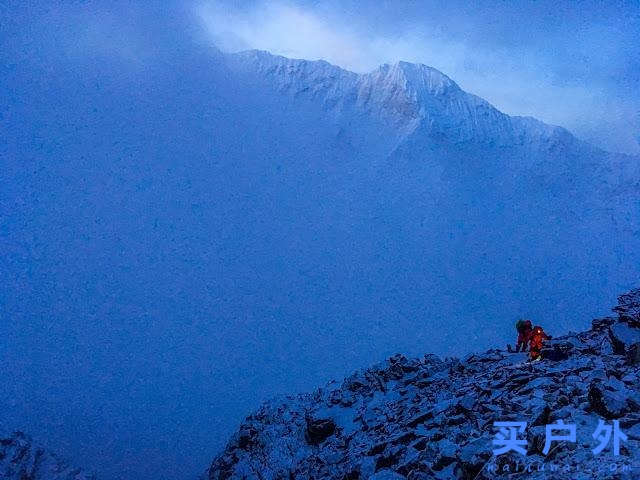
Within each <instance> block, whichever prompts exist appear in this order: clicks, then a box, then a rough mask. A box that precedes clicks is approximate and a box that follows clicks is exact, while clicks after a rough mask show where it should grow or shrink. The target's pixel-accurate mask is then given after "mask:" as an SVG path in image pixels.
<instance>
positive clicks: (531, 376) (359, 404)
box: [209, 291, 640, 480]
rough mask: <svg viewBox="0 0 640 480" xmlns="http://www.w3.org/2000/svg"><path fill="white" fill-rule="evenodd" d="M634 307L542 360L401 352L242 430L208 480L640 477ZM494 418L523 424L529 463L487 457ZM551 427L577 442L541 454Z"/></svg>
mask: <svg viewBox="0 0 640 480" xmlns="http://www.w3.org/2000/svg"><path fill="white" fill-rule="evenodd" d="M639 299H640V294H639V292H638V291H635V292H630V296H629V295H628V296H627V297H625V296H622V297H620V301H621V305H620V306H619V307H618V308H617V311H620V312H624V313H621V315H620V317H619V318H604V319H598V320H594V321H593V322H592V328H591V329H590V330H588V331H585V332H582V333H572V334H569V335H566V336H562V337H559V338H554V339H553V340H551V341H549V342H548V343H547V345H546V346H545V349H544V353H545V360H543V361H539V362H533V363H530V362H528V361H527V360H526V356H525V354H522V353H520V354H511V353H507V352H505V351H502V350H489V351H487V352H485V353H482V354H473V355H469V356H467V357H466V358H464V359H462V360H458V359H444V360H443V359H439V358H437V357H435V356H433V355H427V356H425V357H424V358H423V359H407V358H405V357H403V356H400V355H397V356H394V357H392V358H390V359H389V360H388V361H386V362H383V363H381V364H379V365H376V366H374V367H372V368H369V369H367V370H363V371H358V372H356V373H354V374H353V375H351V376H350V377H348V378H347V379H345V380H344V381H343V382H342V383H341V384H336V383H330V384H328V385H327V386H325V387H324V388H320V389H318V390H317V391H315V392H313V393H311V394H305V395H297V396H291V397H287V398H283V399H277V400H273V401H270V402H268V403H266V404H265V405H264V406H263V407H262V408H260V409H259V410H258V411H257V412H255V413H254V414H252V415H250V416H249V417H248V418H247V419H246V420H245V421H244V422H243V424H242V425H241V426H240V428H239V430H238V432H237V433H236V434H235V435H234V436H233V437H232V438H231V440H230V441H229V443H228V445H227V447H226V449H225V451H224V452H223V453H222V454H221V455H220V456H218V457H217V458H216V459H215V460H214V462H213V464H212V466H211V468H210V470H209V478H210V479H211V480H221V479H230V478H233V479H280V478H287V479H340V480H343V479H376V480H381V479H383V478H384V479H405V478H406V479H430V478H439V479H452V478H462V479H488V478H496V477H499V476H500V475H504V476H505V478H506V477H507V475H508V474H509V473H508V472H510V473H511V474H513V473H514V472H519V473H522V474H523V476H522V477H521V478H549V477H548V476H545V475H550V473H549V472H551V471H553V472H554V473H553V475H554V476H553V478H560V479H565V478H566V479H569V478H571V479H573V478H584V479H587V478H593V479H601V478H636V477H634V476H633V475H637V474H638V470H637V468H638V467H639V466H640V465H639V463H638V462H640V449H639V447H640V384H639V382H638V380H639V377H638V374H639V372H640V357H639V356H638V351H639V350H638V348H639V346H640V328H638V323H637V320H638V319H637V316H636V317H633V314H630V313H629V312H630V311H632V312H633V311H635V310H632V309H633V308H634V305H635V306H636V307H637V303H638V300H639ZM634 302H635V303H634ZM634 318H635V320H634ZM599 420H602V421H604V422H606V424H607V425H613V421H614V420H617V421H619V426H620V428H621V430H622V433H623V434H624V435H626V439H625V440H623V441H621V442H620V452H619V453H620V454H619V456H616V455H614V452H613V450H612V447H613V443H612V442H613V437H612V438H611V441H610V442H609V443H608V445H606V448H605V450H603V451H602V452H601V453H599V454H598V455H596V454H594V452H593V451H592V450H593V449H594V448H596V447H598V445H599V444H600V441H599V438H596V437H594V436H593V435H594V433H595V432H596V429H597V427H598V422H599ZM499 421H524V422H527V426H526V429H525V431H524V432H522V433H520V435H521V437H520V438H522V439H526V444H525V445H524V447H523V448H525V450H526V455H521V454H520V453H517V452H513V451H512V452H509V453H505V454H501V455H494V454H493V449H494V448H498V446H494V445H493V444H492V440H494V439H495V438H496V437H495V434H496V427H495V426H494V422H499ZM559 421H563V422H564V423H565V424H569V425H575V427H576V441H575V442H573V441H568V440H567V441H557V442H553V443H552V444H550V447H551V448H550V450H548V453H547V454H546V455H545V453H544V447H545V439H546V433H545V432H546V430H545V426H546V425H547V424H556V423H557V422H559ZM555 434H556V435H561V434H566V432H561V431H557V432H556V433H555ZM596 436H598V435H596ZM527 468H528V469H529V470H530V471H527V470H526V469H527ZM556 469H557V470H556Z"/></svg>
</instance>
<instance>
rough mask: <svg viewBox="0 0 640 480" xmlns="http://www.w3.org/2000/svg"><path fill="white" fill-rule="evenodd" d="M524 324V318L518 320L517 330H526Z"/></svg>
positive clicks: (519, 331) (520, 331)
mask: <svg viewBox="0 0 640 480" xmlns="http://www.w3.org/2000/svg"><path fill="white" fill-rule="evenodd" d="M524 325H525V321H524V320H522V319H520V320H518V321H517V322H516V330H517V331H518V333H522V332H524Z"/></svg>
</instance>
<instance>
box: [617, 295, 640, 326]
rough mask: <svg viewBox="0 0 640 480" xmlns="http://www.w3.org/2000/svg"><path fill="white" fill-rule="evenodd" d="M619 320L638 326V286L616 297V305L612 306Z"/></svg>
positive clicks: (639, 323)
mask: <svg viewBox="0 0 640 480" xmlns="http://www.w3.org/2000/svg"><path fill="white" fill-rule="evenodd" d="M613 311H614V312H616V313H617V314H618V316H619V317H620V319H621V320H623V321H625V322H628V323H629V324H631V325H632V326H634V327H636V328H638V327H640V288H636V289H634V290H631V291H629V292H627V293H625V294H622V295H620V296H619V297H618V305H617V306H616V307H614V308H613Z"/></svg>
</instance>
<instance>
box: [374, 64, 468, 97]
mask: <svg viewBox="0 0 640 480" xmlns="http://www.w3.org/2000/svg"><path fill="white" fill-rule="evenodd" d="M372 75H373V76H374V77H377V78H379V79H380V80H381V81H382V82H383V83H386V84H387V85H395V86H400V87H403V88H405V89H413V90H415V91H418V92H422V93H428V94H431V95H439V94H443V93H445V92H447V91H449V90H460V88H459V87H458V85H457V84H456V83H455V82H454V81H453V80H451V79H450V78H449V77H447V76H446V75H445V74H444V73H442V72H440V71H439V70H436V69H435V68H433V67H429V66H427V65H423V64H420V63H409V62H402V61H401V62H397V63H395V64H393V65H389V64H384V65H381V66H380V67H379V68H378V69H377V70H375V71H374V72H373V73H372Z"/></svg>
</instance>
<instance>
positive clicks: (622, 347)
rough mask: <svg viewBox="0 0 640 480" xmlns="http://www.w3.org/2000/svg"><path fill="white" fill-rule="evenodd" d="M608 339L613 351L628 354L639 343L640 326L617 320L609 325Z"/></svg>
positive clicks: (618, 353)
mask: <svg viewBox="0 0 640 480" xmlns="http://www.w3.org/2000/svg"><path fill="white" fill-rule="evenodd" d="M609 340H610V341H611V347H612V349H613V353H615V354H617V355H629V354H630V352H631V351H632V350H634V351H636V349H637V348H638V347H637V345H638V344H640V328H635V327H632V326H630V325H629V324H628V323H625V322H619V323H616V324H614V325H611V326H610V327H609Z"/></svg>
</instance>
